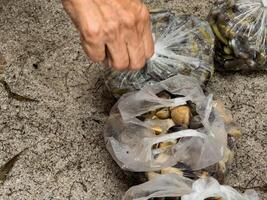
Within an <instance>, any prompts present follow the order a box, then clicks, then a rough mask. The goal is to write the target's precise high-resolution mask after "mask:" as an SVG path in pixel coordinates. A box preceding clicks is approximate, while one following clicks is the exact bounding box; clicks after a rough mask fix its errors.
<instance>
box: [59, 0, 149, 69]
mask: <svg viewBox="0 0 267 200" xmlns="http://www.w3.org/2000/svg"><path fill="white" fill-rule="evenodd" d="M62 3H63V6H64V8H65V10H66V12H67V13H68V14H69V15H70V17H71V19H72V21H73V22H74V24H75V25H76V27H77V29H78V30H79V32H80V38H81V42H82V46H83V48H84V50H85V52H86V54H87V55H88V57H89V58H90V59H91V60H92V61H93V62H104V63H105V64H106V65H108V66H109V67H114V68H116V69H118V70H124V69H133V70H137V69H140V68H142V67H143V66H144V65H145V62H146V60H147V59H149V58H150V57H151V56H152V55H153V53H154V43H153V38H152V33H151V24H150V16H149V12H148V10H147V8H146V6H145V5H144V4H143V2H142V0H62Z"/></svg>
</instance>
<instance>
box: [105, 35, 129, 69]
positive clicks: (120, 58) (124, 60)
mask: <svg viewBox="0 0 267 200" xmlns="http://www.w3.org/2000/svg"><path fill="white" fill-rule="evenodd" d="M107 51H108V54H109V56H108V57H109V66H112V67H114V68H115V69H117V70H124V69H127V68H128V67H129V64H130V61H129V55H128V50H127V46H126V43H125V42H124V41H123V40H115V41H112V42H110V43H107Z"/></svg>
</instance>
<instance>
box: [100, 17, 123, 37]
mask: <svg viewBox="0 0 267 200" xmlns="http://www.w3.org/2000/svg"><path fill="white" fill-rule="evenodd" d="M119 28H120V24H119V23H118V22H116V21H111V22H109V23H108V24H107V25H106V26H105V28H104V32H105V35H106V36H108V37H109V38H110V37H111V38H110V39H114V37H115V36H116V34H117V33H118V31H119Z"/></svg>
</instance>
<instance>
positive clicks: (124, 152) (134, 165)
mask: <svg viewBox="0 0 267 200" xmlns="http://www.w3.org/2000/svg"><path fill="white" fill-rule="evenodd" d="M162 91H168V92H169V93H171V94H175V95H178V96H180V97H179V98H174V99H163V98H159V97H158V96H157V95H156V94H158V93H160V92H162ZM188 101H190V102H193V103H194V104H195V105H196V111H197V113H198V114H199V116H200V118H201V122H202V124H203V127H201V128H199V129H196V130H193V129H186V130H180V131H177V132H172V133H167V132H166V131H167V130H168V129H169V128H170V127H171V126H172V124H169V121H164V120H162V121H159V123H158V122H157V120H156V121H154V123H157V124H158V125H159V126H160V128H161V129H162V131H163V134H160V135H155V132H154V130H153V121H150V120H148V121H141V120H140V119H138V116H139V115H142V114H144V113H147V112H148V111H151V110H154V109H160V108H163V107H176V106H179V105H184V104H186V103H187V102H188ZM104 138H105V142H106V147H107V149H108V151H109V152H110V154H111V155H112V157H113V159H114V160H115V161H116V162H117V164H118V165H119V166H120V167H121V168H122V169H124V170H128V171H134V172H148V171H156V170H160V169H162V168H165V167H170V166H174V165H176V164H177V162H182V163H184V164H186V165H188V166H190V168H191V169H192V170H199V169H202V168H206V167H208V166H211V165H213V164H215V163H217V162H218V161H221V160H223V156H224V149H225V148H226V146H227V133H226V131H225V127H224V122H223V120H222V118H221V117H220V116H219V114H218V113H217V112H216V111H215V109H214V107H213V104H212V96H211V95H210V96H208V97H207V96H205V95H204V93H203V91H202V89H201V87H200V85H199V83H198V81H197V80H196V79H193V78H190V77H188V76H183V75H177V76H174V77H171V78H169V79H167V80H165V81H162V82H159V83H156V84H153V85H149V84H147V85H145V87H144V88H143V89H141V90H140V91H138V92H132V93H128V94H126V95H124V96H123V97H122V98H121V99H120V100H119V101H118V103H117V104H116V105H115V106H114V108H113V109H112V111H111V114H110V117H109V119H108V121H107V123H106V126H105V130H104ZM177 139H180V140H179V142H178V143H177V144H173V145H171V146H169V147H168V148H163V149H154V148H153V147H154V146H155V145H156V144H160V143H161V142H167V141H173V140H177Z"/></svg>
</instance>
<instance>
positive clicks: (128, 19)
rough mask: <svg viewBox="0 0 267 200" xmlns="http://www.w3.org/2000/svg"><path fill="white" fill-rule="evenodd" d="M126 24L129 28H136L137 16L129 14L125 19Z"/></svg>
mask: <svg viewBox="0 0 267 200" xmlns="http://www.w3.org/2000/svg"><path fill="white" fill-rule="evenodd" d="M124 24H125V25H126V27H128V28H132V27H133V26H135V24H136V18H135V16H134V15H133V14H131V13H128V14H127V15H126V16H125V17H124Z"/></svg>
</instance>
